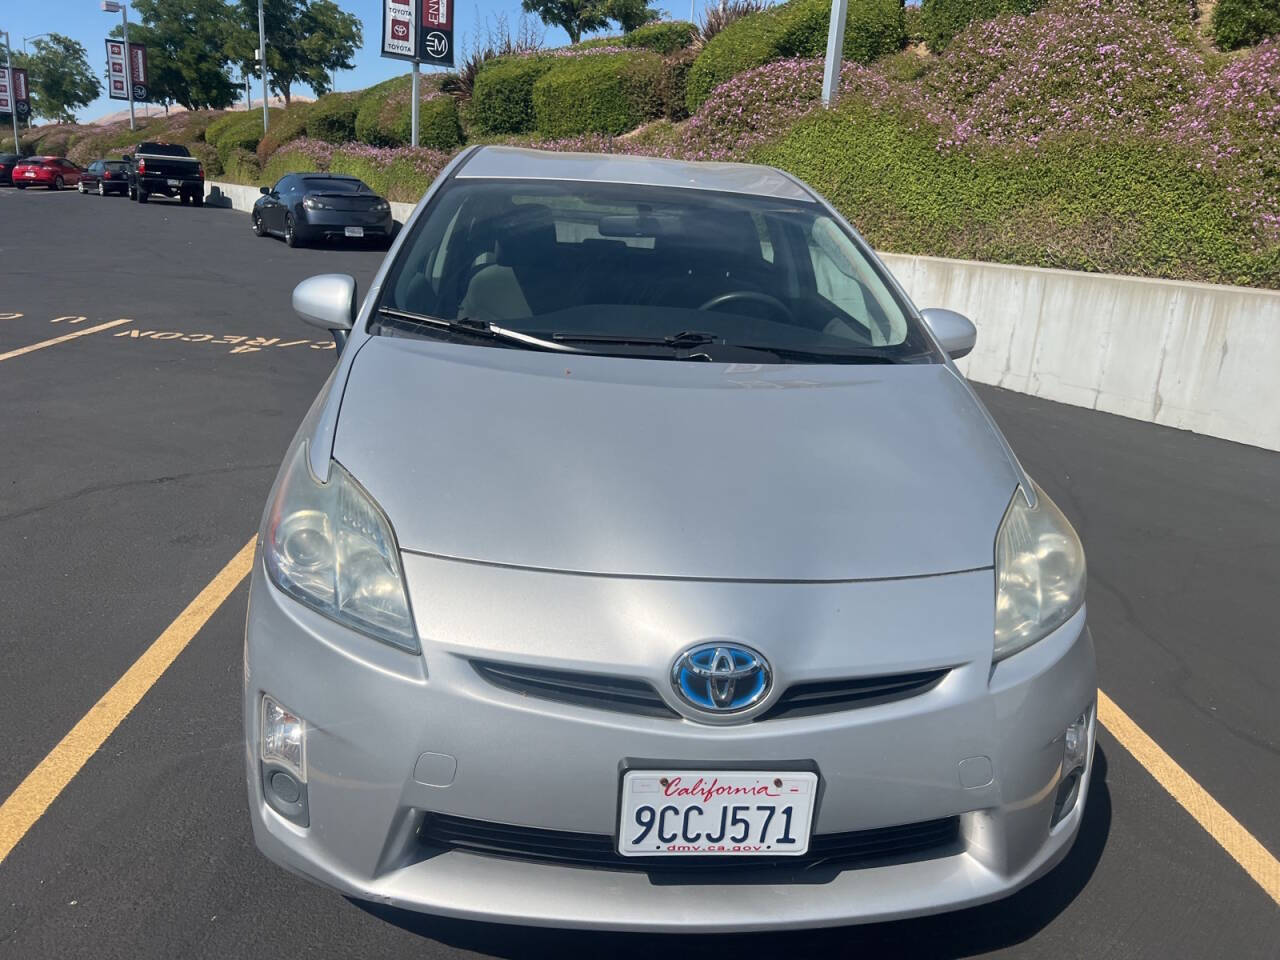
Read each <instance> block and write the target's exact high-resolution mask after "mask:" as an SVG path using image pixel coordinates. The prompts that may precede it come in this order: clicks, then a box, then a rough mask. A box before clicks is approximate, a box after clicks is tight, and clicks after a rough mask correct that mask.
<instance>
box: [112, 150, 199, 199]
mask: <svg viewBox="0 0 1280 960" xmlns="http://www.w3.org/2000/svg"><path fill="white" fill-rule="evenodd" d="M124 159H125V161H126V162H127V163H128V164H129V199H130V200H136V201H138V203H146V202H147V201H148V200H149V199H150V198H151V195H152V194H156V193H158V194H161V195H163V196H166V197H176V198H178V200H180V201H181V202H182V203H190V204H193V205H194V206H197V207H202V206H204V164H202V163H201V162H200V161H199V160H197V159H196V158H195V157H193V156H191V151H189V150H188V149H187V148H186V147H184V146H182V145H181V144H177V143H162V142H160V141H158V140H146V141H144V142H142V143H140V144H138V146H137V148H136V149H135V150H134V151H133V153H131V154H127V155H126V156H125V158H124Z"/></svg>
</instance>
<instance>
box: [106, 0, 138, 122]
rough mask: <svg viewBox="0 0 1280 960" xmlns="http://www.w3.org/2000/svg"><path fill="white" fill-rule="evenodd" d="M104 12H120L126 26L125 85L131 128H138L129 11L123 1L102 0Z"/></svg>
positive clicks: (122, 21)
mask: <svg viewBox="0 0 1280 960" xmlns="http://www.w3.org/2000/svg"><path fill="white" fill-rule="evenodd" d="M102 10H103V12H104V13H118V14H120V23H121V25H122V26H123V27H124V87H125V92H126V93H128V94H129V129H130V130H136V129H137V126H136V125H135V124H134V119H133V76H132V73H133V51H132V50H130V49H129V12H128V10H127V9H126V8H125V5H124V4H123V3H117V2H116V0H102Z"/></svg>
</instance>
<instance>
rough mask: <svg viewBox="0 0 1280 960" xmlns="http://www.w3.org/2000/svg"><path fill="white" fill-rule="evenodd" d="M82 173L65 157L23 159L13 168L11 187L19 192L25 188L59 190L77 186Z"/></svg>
mask: <svg viewBox="0 0 1280 960" xmlns="http://www.w3.org/2000/svg"><path fill="white" fill-rule="evenodd" d="M82 173H83V171H82V170H81V169H80V168H79V167H77V166H76V165H75V164H74V163H72V162H71V161H70V160H68V159H66V158H65V157H24V158H23V159H22V160H21V161H19V163H18V164H17V166H15V167H14V168H13V185H14V186H15V187H17V188H18V189H19V190H25V189H26V188H27V187H47V188H48V189H50V190H61V189H62V188H63V187H74V186H75V185H76V184H78V183H79V182H80V175H81V174H82Z"/></svg>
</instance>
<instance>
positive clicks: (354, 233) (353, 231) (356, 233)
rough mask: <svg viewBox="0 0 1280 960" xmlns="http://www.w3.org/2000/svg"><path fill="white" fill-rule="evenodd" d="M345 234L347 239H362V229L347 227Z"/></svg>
mask: <svg viewBox="0 0 1280 960" xmlns="http://www.w3.org/2000/svg"><path fill="white" fill-rule="evenodd" d="M346 234H347V236H348V237H363V236H364V227H347V228H346Z"/></svg>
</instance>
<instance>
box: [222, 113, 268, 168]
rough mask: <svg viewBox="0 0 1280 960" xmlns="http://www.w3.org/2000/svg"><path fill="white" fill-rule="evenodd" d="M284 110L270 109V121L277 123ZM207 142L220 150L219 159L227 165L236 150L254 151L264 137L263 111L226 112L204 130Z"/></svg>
mask: <svg viewBox="0 0 1280 960" xmlns="http://www.w3.org/2000/svg"><path fill="white" fill-rule="evenodd" d="M283 113H284V111H283V110H279V109H274V110H271V111H270V122H271V123H273V124H274V123H276V122H277V121H278V120H279V118H280V115H281V114H283ZM204 139H205V142H206V143H208V144H210V145H211V146H212V147H213V148H214V149H215V150H217V152H218V159H220V160H221V161H222V163H223V165H224V166H225V165H226V162H227V159H228V158H229V157H230V156H231V154H232V152H233V151H235V150H249V151H254V150H257V149H258V141H259V140H261V139H262V111H261V110H236V111H230V112H228V113H224V114H223V115H222V116H220V117H218V118H217V119H216V120H214V121H213V122H211V123H210V124H209V125H208V126H207V127H205V131H204Z"/></svg>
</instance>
